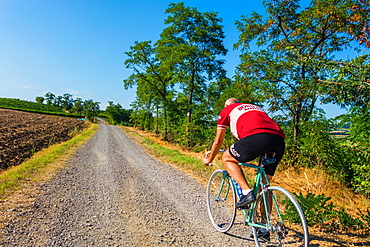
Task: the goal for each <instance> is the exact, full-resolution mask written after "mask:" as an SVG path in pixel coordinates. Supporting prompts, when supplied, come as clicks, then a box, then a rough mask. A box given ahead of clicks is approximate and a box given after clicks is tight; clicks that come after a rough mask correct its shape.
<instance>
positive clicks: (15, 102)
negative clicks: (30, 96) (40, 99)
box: [0, 98, 81, 117]
mask: <svg viewBox="0 0 370 247" xmlns="http://www.w3.org/2000/svg"><path fill="white" fill-rule="evenodd" d="M0 108H5V109H13V110H19V111H27V112H34V113H43V114H50V115H58V116H69V117H81V116H77V115H75V114H71V113H67V112H64V111H63V110H62V109H60V108H59V107H56V106H53V105H46V104H42V103H37V102H32V101H26V100H20V99H12V98H0Z"/></svg>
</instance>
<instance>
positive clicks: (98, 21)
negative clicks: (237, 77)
mask: <svg viewBox="0 0 370 247" xmlns="http://www.w3.org/2000/svg"><path fill="white" fill-rule="evenodd" d="M171 2H174V3H177V2H184V3H185V5H186V6H190V7H196V8H197V9H198V10H199V11H201V12H206V11H213V12H217V13H218V14H219V15H218V16H219V17H221V18H222V20H223V26H224V31H225V35H226V39H225V46H226V48H227V49H228V50H229V53H228V55H227V56H226V57H225V59H226V66H225V68H226V69H227V70H228V75H229V76H233V74H234V69H235V67H236V66H237V65H238V62H239V58H238V56H239V52H238V51H234V50H233V49H232V47H233V44H234V43H236V41H237V39H238V35H239V33H238V32H237V30H236V27H235V25H234V23H235V20H238V19H239V18H240V17H241V16H242V15H249V14H250V13H251V12H252V11H257V12H261V11H263V10H264V9H263V7H262V0H254V1H251V0H228V1H225V0H183V1H175V0H173V1H167V0H121V1H119V0H0V97H7V98H17V99H24V100H29V101H35V98H36V96H44V95H45V93H47V92H52V93H54V94H55V95H62V94H64V93H70V94H72V95H73V97H74V98H76V97H80V98H82V99H83V100H86V99H92V100H94V101H98V102H101V103H102V104H101V108H102V109H104V108H105V106H106V105H107V102H108V101H113V102H114V103H115V104H117V103H120V104H121V105H122V106H123V107H124V108H126V109H128V108H130V103H131V102H132V101H133V100H134V99H135V91H134V90H124V88H123V82H122V80H123V79H125V78H127V77H128V76H129V75H130V74H131V73H132V71H131V70H129V69H126V68H125V67H124V65H123V63H124V61H125V59H126V56H125V54H124V53H125V52H126V51H129V49H130V46H132V45H133V44H134V42H135V41H147V40H151V41H153V42H155V41H156V40H157V39H158V38H159V35H160V33H161V32H162V30H163V29H164V28H165V25H164V24H163V22H164V20H165V18H166V15H165V14H164V12H165V10H166V9H167V7H168V4H169V3H171ZM323 108H324V109H325V111H326V112H327V116H328V117H332V116H335V115H337V114H341V113H344V112H345V111H343V110H340V109H339V108H338V107H332V106H326V107H323Z"/></svg>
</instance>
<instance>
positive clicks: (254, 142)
mask: <svg viewBox="0 0 370 247" xmlns="http://www.w3.org/2000/svg"><path fill="white" fill-rule="evenodd" d="M227 127H230V130H231V133H232V134H233V135H234V137H236V138H237V139H238V141H237V142H235V143H234V144H233V145H231V146H230V148H229V149H228V150H226V151H225V152H224V154H223V156H222V162H223V164H224V166H225V169H226V170H227V171H228V173H229V174H230V176H231V177H232V178H233V179H234V180H235V181H236V182H237V183H238V184H239V186H240V187H241V189H242V193H243V195H242V197H241V198H240V201H239V202H238V203H236V204H235V206H236V207H237V208H243V207H246V206H248V205H249V204H250V203H253V202H254V201H255V200H256V196H255V195H254V193H253V191H252V189H251V188H250V186H249V185H248V183H247V181H246V180H245V177H244V173H243V170H242V169H241V167H240V166H239V165H238V163H245V162H249V161H252V160H254V159H256V158H258V157H259V156H261V155H264V154H266V153H274V154H275V157H274V158H275V159H276V162H274V163H272V164H269V165H267V166H265V172H266V174H267V176H268V179H269V181H271V179H272V176H273V175H274V173H275V170H276V167H277V164H278V162H279V161H280V160H281V158H282V157H283V154H284V150H285V142H284V139H285V134H284V131H283V130H282V129H281V128H280V127H279V126H278V125H277V124H276V123H275V122H274V120H272V119H271V118H270V117H269V116H268V115H267V114H266V113H265V112H264V111H263V110H262V108H260V107H258V106H256V105H253V104H245V103H239V100H238V99H236V98H230V99H228V100H226V102H225V108H224V109H223V110H222V111H221V112H220V115H219V118H218V123H217V132H216V137H215V140H214V142H213V144H212V149H211V152H210V154H209V155H208V157H204V159H203V163H204V164H205V165H209V164H210V163H211V162H212V161H213V159H214V158H215V156H216V154H217V153H218V151H219V150H220V147H221V145H222V141H223V139H224V137H225V133H226V128H227Z"/></svg>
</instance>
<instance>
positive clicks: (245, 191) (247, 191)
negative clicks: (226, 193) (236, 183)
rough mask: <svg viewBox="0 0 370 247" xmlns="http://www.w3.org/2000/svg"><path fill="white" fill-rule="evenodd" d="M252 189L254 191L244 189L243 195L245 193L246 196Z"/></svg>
mask: <svg viewBox="0 0 370 247" xmlns="http://www.w3.org/2000/svg"><path fill="white" fill-rule="evenodd" d="M251 191H252V190H251V189H249V190H242V193H243V195H245V196H246V195H248V193H249V192H251Z"/></svg>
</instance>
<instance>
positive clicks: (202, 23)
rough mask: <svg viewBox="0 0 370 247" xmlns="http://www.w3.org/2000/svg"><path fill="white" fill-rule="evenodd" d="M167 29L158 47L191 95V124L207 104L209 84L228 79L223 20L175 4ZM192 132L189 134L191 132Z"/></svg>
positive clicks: (181, 4)
mask: <svg viewBox="0 0 370 247" xmlns="http://www.w3.org/2000/svg"><path fill="white" fill-rule="evenodd" d="M165 13H166V14H168V17H167V19H166V20H165V24H167V25H168V26H167V27H166V28H165V29H164V30H163V32H162V33H161V35H160V39H159V40H158V41H157V43H156V45H155V47H156V51H157V56H158V59H159V60H161V61H162V63H163V66H165V67H171V68H173V75H174V76H175V77H174V80H176V82H177V83H178V84H179V85H180V88H181V89H182V90H183V93H184V95H187V111H186V112H187V122H188V124H190V123H191V122H192V115H193V109H194V107H197V105H202V104H203V102H205V101H207V99H205V98H204V97H202V95H203V93H204V92H206V91H207V90H208V88H207V87H208V82H209V81H212V80H215V81H220V79H221V78H225V77H226V71H225V70H224V69H223V64H224V61H223V60H221V59H218V56H222V55H226V53H227V50H226V49H225V47H224V45H223V40H224V38H225V35H224V32H223V30H222V26H221V25H220V22H221V19H219V18H217V14H216V13H214V12H205V13H201V12H199V11H198V10H197V9H196V8H192V7H185V6H184V3H177V4H175V3H171V4H170V5H169V8H168V9H167V10H166V12H165ZM187 132H188V131H187Z"/></svg>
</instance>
